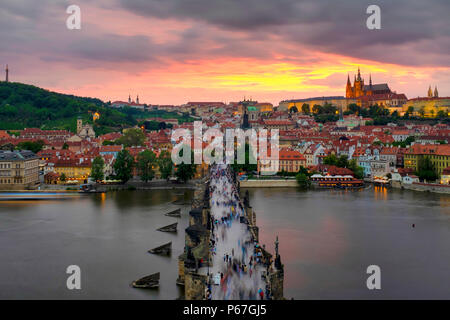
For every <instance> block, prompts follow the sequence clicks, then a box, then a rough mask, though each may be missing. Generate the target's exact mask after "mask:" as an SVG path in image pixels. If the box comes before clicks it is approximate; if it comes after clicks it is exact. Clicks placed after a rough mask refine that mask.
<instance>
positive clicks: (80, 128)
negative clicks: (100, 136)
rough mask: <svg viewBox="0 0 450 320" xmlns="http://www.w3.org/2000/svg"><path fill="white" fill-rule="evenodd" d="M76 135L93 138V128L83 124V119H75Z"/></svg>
mask: <svg viewBox="0 0 450 320" xmlns="http://www.w3.org/2000/svg"><path fill="white" fill-rule="evenodd" d="M77 135H78V136H79V137H80V138H82V139H94V138H95V132H94V128H93V127H92V126H91V125H90V124H85V125H83V120H81V119H80V118H78V119H77Z"/></svg>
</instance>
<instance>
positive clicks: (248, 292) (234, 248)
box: [206, 165, 270, 300]
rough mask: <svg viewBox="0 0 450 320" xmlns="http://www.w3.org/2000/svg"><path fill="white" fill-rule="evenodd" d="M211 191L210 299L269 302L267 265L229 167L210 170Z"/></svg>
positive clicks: (219, 166)
mask: <svg viewBox="0 0 450 320" xmlns="http://www.w3.org/2000/svg"><path fill="white" fill-rule="evenodd" d="M209 191H210V194H209V196H210V205H211V220H212V221H211V222H212V226H213V227H212V233H211V239H210V247H211V256H212V257H213V270H212V271H213V272H212V273H211V274H210V275H209V279H210V281H209V285H208V289H207V292H206V297H207V299H225V300H228V299H249V300H254V299H261V300H262V299H270V290H269V286H268V285H267V281H266V279H265V269H266V268H265V264H266V263H265V262H266V261H265V260H264V257H263V252H262V249H261V247H260V246H259V244H258V243H257V241H255V239H253V236H252V233H251V232H250V230H249V227H248V223H247V220H246V217H245V210H244V206H243V205H242V203H241V201H240V197H239V193H238V190H237V189H236V185H235V184H234V183H233V177H232V174H231V171H230V170H229V167H227V166H222V165H217V166H214V167H213V168H212V169H211V176H210V190H209Z"/></svg>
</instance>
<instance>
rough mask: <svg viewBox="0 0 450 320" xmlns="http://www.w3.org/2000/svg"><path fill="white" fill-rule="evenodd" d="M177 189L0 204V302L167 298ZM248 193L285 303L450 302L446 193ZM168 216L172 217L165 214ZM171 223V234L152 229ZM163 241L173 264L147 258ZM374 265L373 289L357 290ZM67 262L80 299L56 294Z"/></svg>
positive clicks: (179, 241) (175, 245) (177, 247)
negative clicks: (141, 285) (142, 282)
mask: <svg viewBox="0 0 450 320" xmlns="http://www.w3.org/2000/svg"><path fill="white" fill-rule="evenodd" d="M182 192H183V191H180V190H176V191H172V190H158V191H121V192H110V193H107V194H94V195H87V196H82V197H79V198H77V199H71V200H66V201H60V200H59V201H32V202H30V201H17V202H3V201H2V202H0V252H1V258H0V299H175V298H177V297H178V296H179V294H180V291H179V289H178V287H177V286H176V285H175V279H176V277H177V257H178V255H179V254H181V253H182V251H183V247H184V228H186V226H187V224H188V217H187V214H188V212H189V208H190V206H189V205H182V206H180V205H176V204H173V203H172V202H173V201H174V200H177V199H179V198H180V193H182ZM249 192H250V203H251V205H252V206H253V208H254V210H255V211H256V212H257V224H258V225H259V227H260V240H261V242H262V243H265V244H266V246H267V248H268V249H269V250H271V251H273V248H274V244H273V242H274V240H275V236H276V235H278V236H279V241H280V245H279V247H280V253H281V257H282V262H283V263H284V265H285V297H286V298H295V299H352V298H357V299H379V298H387V299H419V298H425V299H427V298H443V299H449V298H450V289H449V288H450V275H449V270H450V197H449V196H446V195H437V194H430V193H416V192H411V191H399V190H389V191H386V190H384V189H378V188H371V189H369V190H365V191H356V192H350V191H347V192H346V191H308V192H301V191H297V190H295V189H250V190H249ZM191 195H192V192H190V191H186V194H185V196H184V197H185V199H189V198H190V196H191ZM181 197H182V196H181ZM178 207H181V208H182V218H181V219H176V218H170V217H167V216H164V213H166V212H168V211H171V210H174V209H176V208H178ZM176 221H178V222H179V225H178V233H177V234H171V233H163V232H159V231H156V228H158V227H161V226H165V225H167V224H170V223H173V222H176ZM412 224H415V228H412ZM169 241H172V249H173V253H172V256H171V257H161V256H157V255H151V254H149V253H147V250H149V249H151V248H153V247H156V246H158V245H161V244H164V243H166V242H169ZM373 264H374V265H378V266H379V267H380V268H381V290H368V289H367V287H366V279H367V277H368V276H369V275H367V274H366V268H367V266H369V265H373ZM69 265H78V266H79V267H80V268H81V290H68V289H67V287H66V279H67V277H68V276H69V275H67V274H66V268H67V266H69ZM154 272H161V281H160V288H159V289H158V290H139V289H134V288H131V287H130V283H131V282H132V281H133V280H136V279H138V278H140V277H143V276H146V275H149V274H151V273H154Z"/></svg>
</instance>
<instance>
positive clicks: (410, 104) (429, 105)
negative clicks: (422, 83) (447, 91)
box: [402, 86, 450, 118]
mask: <svg viewBox="0 0 450 320" xmlns="http://www.w3.org/2000/svg"><path fill="white" fill-rule="evenodd" d="M402 111H403V113H405V112H410V113H411V115H414V116H422V117H428V118H434V117H436V116H439V114H443V115H446V116H448V115H450V97H439V93H438V89H437V87H435V88H434V92H433V90H431V86H430V87H429V88H428V92H427V96H426V97H417V98H413V99H409V100H408V101H407V102H406V103H405V104H403V107H402Z"/></svg>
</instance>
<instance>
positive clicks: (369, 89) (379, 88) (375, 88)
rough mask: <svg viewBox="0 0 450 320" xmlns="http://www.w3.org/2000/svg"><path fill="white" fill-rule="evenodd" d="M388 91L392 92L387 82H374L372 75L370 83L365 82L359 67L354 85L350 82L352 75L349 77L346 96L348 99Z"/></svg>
mask: <svg viewBox="0 0 450 320" xmlns="http://www.w3.org/2000/svg"><path fill="white" fill-rule="evenodd" d="M387 93H392V92H391V89H389V86H388V85H387V83H380V84H372V76H370V77H369V84H368V85H366V84H364V79H363V78H361V72H360V70H359V68H358V76H355V79H354V81H353V85H352V84H351V82H350V76H348V77H347V87H346V88H345V97H346V98H347V99H352V98H359V97H363V96H372V95H376V94H387Z"/></svg>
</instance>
